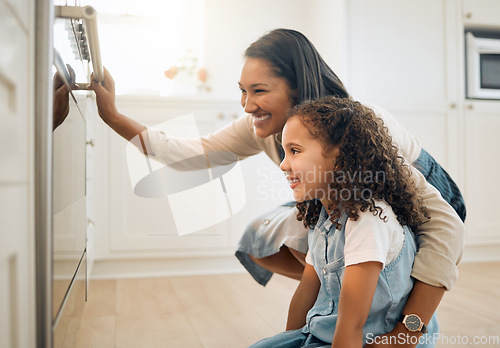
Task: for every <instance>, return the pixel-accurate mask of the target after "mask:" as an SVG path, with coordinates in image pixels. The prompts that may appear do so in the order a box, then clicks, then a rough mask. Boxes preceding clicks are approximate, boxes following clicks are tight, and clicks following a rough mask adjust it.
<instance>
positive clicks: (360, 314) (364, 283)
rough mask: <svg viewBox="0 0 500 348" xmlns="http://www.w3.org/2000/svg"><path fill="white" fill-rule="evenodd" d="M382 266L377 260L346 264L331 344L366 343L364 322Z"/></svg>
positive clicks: (343, 345) (354, 344) (343, 346)
mask: <svg viewBox="0 0 500 348" xmlns="http://www.w3.org/2000/svg"><path fill="white" fill-rule="evenodd" d="M381 270H382V263H380V262H376V261H370V262H363V263H359V264H355V265H351V266H347V267H346V269H345V272H344V278H343V280H342V288H341V290H340V299H339V310H338V318H337V326H336V327H335V333H334V335H333V342H332V347H342V348H349V347H356V348H360V347H362V346H363V326H364V325H365V322H366V318H368V313H369V312H370V307H371V304H372V301H373V296H374V294H375V289H376V288H377V283H378V278H379V275H380V271H381Z"/></svg>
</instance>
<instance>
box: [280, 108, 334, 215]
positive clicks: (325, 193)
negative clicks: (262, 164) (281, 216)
mask: <svg viewBox="0 0 500 348" xmlns="http://www.w3.org/2000/svg"><path fill="white" fill-rule="evenodd" d="M282 140H283V148H284V150H285V158H284V160H283V162H281V165H280V168H281V170H282V171H284V172H285V173H286V175H287V179H288V182H289V183H290V188H291V189H292V190H293V197H294V199H295V200H296V201H297V202H303V201H306V200H311V199H314V198H317V199H319V200H321V203H322V204H323V206H324V207H325V208H326V207H327V206H328V197H329V189H330V188H329V184H330V183H331V182H332V180H333V175H334V167H335V158H336V157H337V156H338V154H339V150H338V148H337V147H334V148H333V149H332V150H330V151H328V152H327V153H325V151H324V149H323V146H322V145H321V142H320V141H319V140H318V139H316V138H315V137H313V136H312V135H311V133H310V132H309V129H307V128H306V126H304V124H303V123H302V121H301V120H300V118H299V117H298V116H292V117H291V118H289V119H288V121H287V122H286V125H285V126H284V128H283V137H282ZM325 156H326V157H325Z"/></svg>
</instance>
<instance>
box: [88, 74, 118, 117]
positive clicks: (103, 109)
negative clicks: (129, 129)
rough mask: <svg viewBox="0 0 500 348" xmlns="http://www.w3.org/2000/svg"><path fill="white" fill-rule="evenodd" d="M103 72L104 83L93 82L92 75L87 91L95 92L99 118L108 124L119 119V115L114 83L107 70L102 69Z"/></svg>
mask: <svg viewBox="0 0 500 348" xmlns="http://www.w3.org/2000/svg"><path fill="white" fill-rule="evenodd" d="M103 71H104V81H103V82H102V84H100V83H99V82H96V81H95V80H94V74H92V76H91V77H90V81H91V82H90V85H89V87H88V89H91V90H93V91H94V92H95V94H96V102H97V109H98V112H99V116H101V118H102V119H103V121H104V122H106V123H108V124H109V123H110V122H113V119H114V118H117V117H119V114H118V110H117V109H116V105H115V81H114V80H113V77H112V76H111V74H110V73H109V71H108V69H106V68H105V67H103Z"/></svg>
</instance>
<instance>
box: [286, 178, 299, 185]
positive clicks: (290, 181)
mask: <svg viewBox="0 0 500 348" xmlns="http://www.w3.org/2000/svg"><path fill="white" fill-rule="evenodd" d="M299 181H300V180H299V179H289V180H288V182H289V183H290V184H294V183H296V182H299Z"/></svg>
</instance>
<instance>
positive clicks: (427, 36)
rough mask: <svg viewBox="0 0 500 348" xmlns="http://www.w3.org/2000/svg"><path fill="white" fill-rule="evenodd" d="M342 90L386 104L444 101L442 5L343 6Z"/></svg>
mask: <svg viewBox="0 0 500 348" xmlns="http://www.w3.org/2000/svg"><path fill="white" fill-rule="evenodd" d="M347 6H348V16H349V20H348V23H349V24H348V25H349V30H348V33H349V34H348V40H347V42H348V44H349V46H350V52H349V63H348V64H349V67H348V70H349V77H350V81H348V82H349V83H348V89H349V91H350V92H351V94H352V95H353V96H354V97H355V98H356V99H362V100H366V101H370V102H373V103H377V104H380V105H382V106H385V107H387V108H389V107H390V106H391V105H394V104H397V105H405V104H406V105H408V103H410V104H412V105H415V104H417V105H418V103H420V104H421V103H426V105H427V106H428V105H429V103H435V102H439V101H442V100H443V99H444V98H445V74H444V71H445V42H446V39H445V23H444V18H445V4H444V2H443V1H436V0H424V1H395V0H377V1H366V0H354V1H348V2H347Z"/></svg>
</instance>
